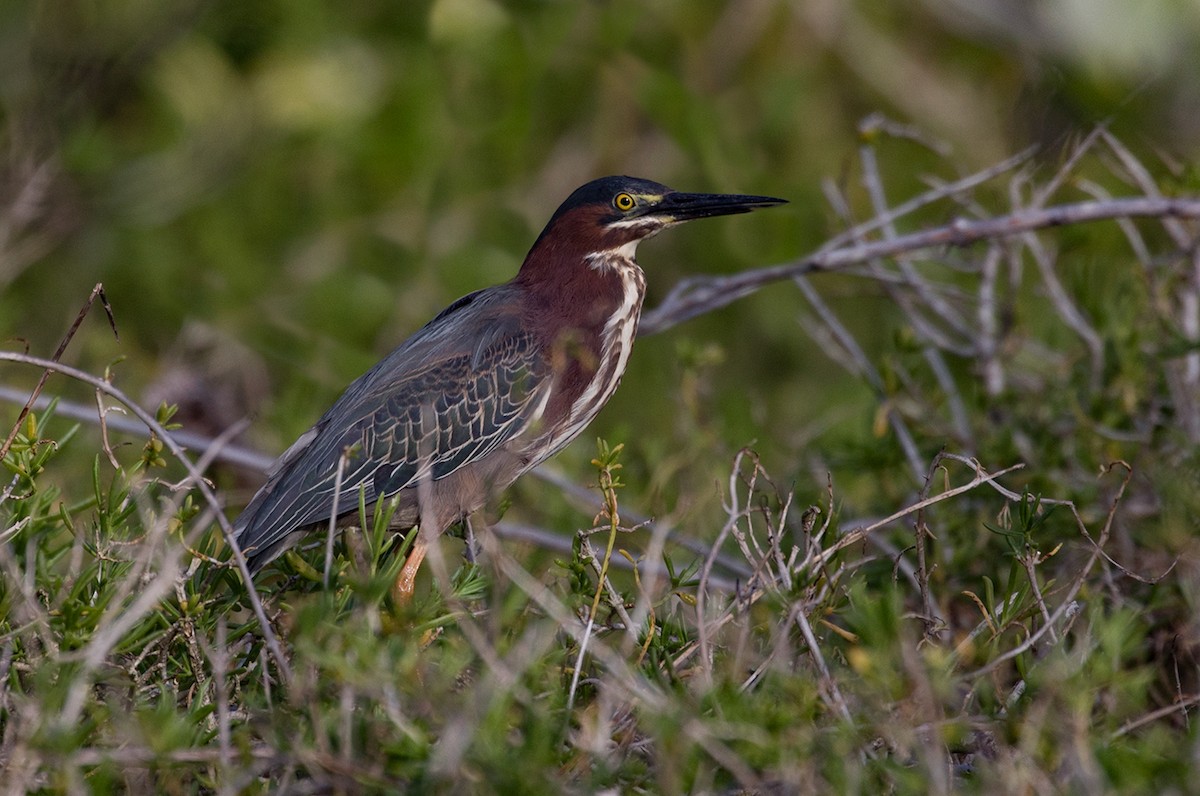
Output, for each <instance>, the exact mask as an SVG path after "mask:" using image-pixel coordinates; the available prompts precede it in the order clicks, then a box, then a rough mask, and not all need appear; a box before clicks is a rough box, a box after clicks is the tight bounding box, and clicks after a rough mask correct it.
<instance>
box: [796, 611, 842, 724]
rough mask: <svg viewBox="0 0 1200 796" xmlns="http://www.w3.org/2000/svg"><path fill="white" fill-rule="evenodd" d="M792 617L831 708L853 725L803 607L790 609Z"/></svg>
mask: <svg viewBox="0 0 1200 796" xmlns="http://www.w3.org/2000/svg"><path fill="white" fill-rule="evenodd" d="M792 615H793V616H794V617H795V618H796V624H797V625H799V626H800V632H801V633H802V634H803V635H804V641H805V643H806V644H808V651H809V652H810V653H812V656H813V660H814V661H816V664H817V670H818V671H820V672H821V680H822V681H823V683H824V685H825V687H826V688H828V689H829V699H830V701H831V702H832V703H833V704H832V705H831V707H833V708H835V709H836V710H837V712H838V713H840V714H841V716H842V718H843V719H845V720H846V723H847V724H853V723H854V719H853V717H851V715H850V708H849V707H847V706H846V700H845V699H844V698H843V697H842V692H841V691H840V690H839V689H838V685H837V681H836V680H834V679H833V675H832V674H831V673H830V672H829V666H828V665H826V663H825V656H824V655H822V654H821V647H820V646H819V645H818V644H817V637H816V635H815V634H814V633H813V631H812V626H811V625H809V623H808V617H807V616H805V615H804V607H803V606H800V605H797V606H796V607H795V608H793V609H792Z"/></svg>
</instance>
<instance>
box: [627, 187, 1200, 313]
mask: <svg viewBox="0 0 1200 796" xmlns="http://www.w3.org/2000/svg"><path fill="white" fill-rule="evenodd" d="M1127 217H1137V218H1143V217H1150V218H1165V219H1200V199H1168V198H1161V197H1160V198H1156V197H1128V198H1123V199H1113V200H1111V201H1104V202H1096V201H1091V202H1076V203H1073V204H1063V205H1054V206H1052V207H1046V208H1038V209H1025V210H1020V211H1017V212H1015V213H1010V214H1008V215H1004V216H997V217H995V218H984V219H977V220H970V219H965V218H960V219H957V220H955V221H952V222H951V223H949V224H945V225H942V226H939V227H934V228H932V229H927V230H923V231H921V232H913V233H910V234H908V235H901V236H900V237H897V238H894V239H892V240H883V241H874V242H872V243H861V244H855V245H850V246H845V247H842V248H838V249H834V250H830V251H817V252H815V253H813V254H810V255H808V256H807V257H804V258H802V259H800V260H794V261H792V262H789V263H782V264H780V265H773V266H769V267H767V268H758V269H755V270H752V271H743V272H742V273H740V274H734V275H732V276H698V277H691V278H689V279H684V280H681V281H680V282H679V283H678V284H676V286H675V287H674V288H673V289H672V290H671V292H670V293H668V294H667V297H666V298H665V299H664V300H663V301H662V303H661V304H659V305H658V306H657V307H655V308H654V309H653V310H651V311H650V312H647V313H645V314H643V315H642V321H641V323H640V324H639V326H638V334H639V335H647V336H648V335H651V334H657V333H658V332H661V331H664V330H665V329H669V328H671V327H672V326H676V325H678V324H680V323H683V322H684V321H686V320H689V319H691V318H694V317H696V316H697V315H702V314H704V313H706V312H711V311H712V310H715V309H718V308H720V307H724V306H726V305H728V304H731V303H733V302H734V301H737V300H738V299H740V298H743V297H745V296H748V295H750V294H751V293H753V292H755V291H756V290H758V289H759V288H761V287H763V286H765V285H769V284H772V283H774V282H779V281H782V280H784V279H792V278H794V277H796V276H803V275H805V274H810V273H814V272H819V271H836V270H841V269H845V268H847V267H848V266H851V265H858V264H861V263H865V262H868V261H870V260H871V259H873V258H876V257H893V256H895V255H897V254H902V253H904V252H912V251H918V250H921V249H929V248H935V247H939V246H967V245H970V244H972V243H977V242H979V241H982V240H990V239H993V238H1005V237H1011V236H1013V235H1020V234H1022V233H1025V232H1030V231H1033V230H1038V229H1045V228H1047V227H1058V226H1064V225H1069V224H1084V223H1088V222H1092V221H1108V220H1112V219H1116V218H1127Z"/></svg>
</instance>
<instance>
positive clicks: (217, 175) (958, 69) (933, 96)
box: [0, 0, 1200, 515]
mask: <svg viewBox="0 0 1200 796" xmlns="http://www.w3.org/2000/svg"><path fill="white" fill-rule="evenodd" d="M1198 69H1200V6H1197V5H1196V4H1194V3H1190V2H1158V3H1143V2H1133V1H1132V0H1125V1H1122V0H1046V1H1045V2H1041V3H1031V2H1030V3H1011V2H999V1H996V2H966V0H962V1H960V2H942V1H939V0H929V1H928V2H909V3H885V2H870V1H863V2H837V1H835V0H819V1H816V2H767V1H766V0H753V1H751V2H727V3H718V2H683V1H682V0H677V1H675V2H654V3H645V2H625V1H623V0H613V1H612V2H580V3H574V2H570V3H568V2H532V1H530V0H526V1H524V2H493V1H492V0H438V1H437V2H409V3H386V2H356V3H339V2H327V1H325V2H323V1H322V0H293V1H291V2H283V1H282V0H276V1H275V2H241V1H240V0H239V1H237V2H234V1H232V0H230V1H225V2H222V1H217V2H196V3H179V2H176V3H163V2H159V1H158V0H125V1H124V2H78V1H76V0H55V1H54V2H40V3H39V2H33V3H28V2H7V3H4V4H3V5H0V121H2V124H3V126H2V131H3V139H2V143H3V154H4V161H3V169H4V170H3V186H2V187H3V190H2V193H0V199H2V200H3V206H2V208H0V209H2V212H0V219H2V222H3V223H2V228H0V336H3V337H5V338H8V339H9V340H10V341H13V339H14V338H21V339H23V340H26V341H28V343H29V345H30V347H31V350H32V352H33V353H37V354H42V355H48V354H49V353H50V352H51V351H52V350H53V348H54V345H55V343H56V341H57V340H58V339H59V337H60V336H61V335H62V334H63V332H64V331H65V329H66V327H67V326H68V325H69V323H70V321H71V320H72V318H73V317H74V316H75V314H76V312H77V311H78V308H79V306H80V305H81V304H82V302H83V301H84V299H85V298H86V297H87V294H88V292H89V291H90V289H91V288H92V286H93V285H94V284H95V283H96V282H103V283H104V285H105V289H106V291H107V295H108V297H109V299H110V301H111V303H112V306H113V309H114V312H115V315H116V320H117V324H118V326H119V329H120V332H121V338H120V340H119V341H117V340H114V339H113V336H112V335H111V334H110V333H108V332H107V330H106V329H105V328H104V325H103V322H102V320H101V317H100V316H99V314H96V315H95V316H94V317H92V318H90V319H89V320H88V322H87V324H86V325H85V326H84V330H83V332H82V333H81V334H80V336H79V337H78V338H77V339H76V341H75V342H74V343H73V344H72V346H71V348H70V349H69V351H68V354H67V356H66V360H67V361H69V362H71V363H73V364H77V365H80V366H82V367H85V368H87V369H90V370H92V371H94V372H99V371H101V370H102V369H103V368H104V367H105V366H106V365H108V364H109V363H110V362H112V361H114V360H116V359H117V358H122V359H123V361H122V362H121V363H120V364H119V365H117V366H116V367H115V373H116V379H117V383H118V384H119V385H121V386H122V387H124V388H126V389H128V390H130V392H131V393H132V394H134V395H136V396H141V397H142V398H144V399H145V400H146V401H147V402H149V403H157V402H158V401H159V400H163V399H166V400H169V401H172V402H178V403H181V404H184V411H183V413H182V417H183V419H184V422H185V424H186V425H187V426H188V427H190V428H193V429H195V430H198V431H207V432H210V433H211V432H215V431H219V430H220V429H221V428H222V427H223V426H224V425H227V424H229V423H231V422H234V421H236V420H237V419H238V418H240V417H243V416H249V417H252V418H254V421H255V422H254V425H253V427H252V429H251V430H250V431H249V432H248V433H247V435H246V440H247V441H248V442H249V444H252V445H254V446H256V447H258V448H260V449H262V450H265V451H268V452H272V453H274V452H277V451H279V450H282V449H283V447H285V446H286V445H287V444H288V443H289V442H290V441H291V440H292V439H293V438H294V437H295V436H296V435H298V434H299V433H300V432H302V431H303V430H304V429H305V428H306V427H307V426H308V425H309V424H310V423H311V422H312V421H313V420H315V419H316V418H317V417H318V416H319V415H320V414H321V412H322V411H324V409H325V408H326V407H327V406H328V405H329V403H330V402H331V401H332V400H333V399H334V398H335V397H336V396H337V395H338V394H339V392H340V390H341V389H342V388H343V387H344V386H345V385H346V384H347V383H349V382H350V381H351V380H352V379H353V378H354V377H355V376H357V375H358V374H360V373H361V372H362V371H363V370H365V369H366V368H367V367H368V366H369V365H370V364H371V363H372V362H374V361H375V360H376V359H377V358H378V357H379V356H381V355H382V354H383V353H385V352H386V351H387V350H388V349H390V348H391V347H392V346H393V345H395V344H396V343H398V342H399V341H400V340H402V339H403V338H404V337H405V336H406V335H407V334H409V333H411V332H412V331H413V330H415V329H416V328H417V327H418V326H420V325H421V324H422V323H424V322H425V321H426V320H427V319H429V318H430V317H431V316H432V315H434V314H435V313H436V312H437V311H438V310H439V309H440V308H441V307H443V306H444V305H445V304H447V303H448V302H450V301H452V300H453V299H454V298H456V297H457V296H459V295H461V294H463V293H466V292H468V291H470V290H473V289H476V288H478V287H481V286H484V285H487V284H492V283H496V282H499V281H503V280H505V279H507V278H508V277H509V276H511V275H512V274H513V273H514V272H515V271H516V269H517V268H518V266H519V265H520V262H521V260H522V258H523V256H524V254H525V252H526V250H527V248H528V246H529V244H530V243H531V242H532V241H533V239H534V238H535V237H536V235H537V233H538V232H539V231H540V229H541V226H542V224H543V223H544V222H545V220H546V219H547V218H548V217H549V215H550V214H551V213H552V212H553V210H554V208H555V207H556V206H557V204H558V203H559V202H560V201H561V200H562V199H563V198H564V197H565V196H566V195H567V194H568V193H569V192H570V190H571V189H573V188H574V187H575V186H577V185H578V184H580V183H582V182H584V181H586V180H589V179H591V178H593V177H596V176H601V175H604V174H609V173H626V174H632V175H637V176H643V177H648V178H651V179H655V180H658V181H661V182H665V183H667V184H669V185H672V186H673V187H677V188H680V189H684V190H712V191H727V192H748V193H760V194H769V195H776V196H782V197H787V198H789V199H790V200H791V202H792V204H790V205H788V206H787V207H785V208H782V209H776V210H772V211H770V212H763V213H756V214H753V215H752V216H742V217H737V218H734V219H722V220H716V221H710V222H705V223H703V224H696V225H689V226H688V227H687V228H686V229H682V230H677V231H674V232H672V233H670V234H667V235H664V236H662V237H660V238H658V239H656V240H654V241H652V242H650V243H648V244H646V245H645V246H643V247H642V249H641V252H640V261H641V263H642V265H643V267H644V268H645V270H646V272H647V274H648V280H649V300H648V306H650V307H652V306H654V304H655V303H656V301H657V300H658V298H660V297H661V296H663V295H665V293H666V292H667V291H668V290H669V289H670V288H671V286H672V285H674V284H675V283H676V282H677V281H678V280H680V279H682V278H684V277H686V276H688V275H690V274H696V273H721V272H735V271H739V270H742V269H748V268H752V267H755V266H761V265H766V264H770V263H775V262H781V261H785V260H788V259H791V258H794V257H796V256H798V255H801V254H803V253H805V252H808V251H810V250H812V249H814V248H816V247H817V246H818V245H819V244H820V243H821V242H822V241H823V240H824V239H826V238H827V237H829V236H831V235H832V234H834V233H836V232H838V231H839V230H840V226H839V223H840V222H839V221H838V220H837V218H836V217H835V215H834V214H833V213H832V212H831V211H830V209H829V206H828V204H827V203H826V202H825V200H824V199H823V194H822V181H823V180H828V181H830V182H831V184H833V185H839V186H842V187H843V188H844V189H846V190H847V192H848V193H849V194H850V195H851V196H852V197H854V196H856V195H857V196H861V191H857V193H856V192H855V190H856V189H857V186H858V183H859V181H860V179H861V174H860V173H859V168H858V161H857V156H856V152H857V148H858V144H859V137H858V132H857V131H858V125H859V123H860V122H861V121H862V119H863V118H864V117H866V116H867V115H868V114H871V113H875V112H882V113H883V114H885V115H886V116H887V117H889V118H890V119H893V120H895V121H897V122H900V123H904V124H911V125H913V126H914V127H915V128H916V129H918V130H920V131H921V133H922V135H924V136H927V137H928V138H929V139H930V140H933V141H937V142H939V146H944V149H943V152H942V154H943V155H944V157H943V156H935V155H933V154H932V153H930V152H928V151H927V150H925V149H923V148H922V147H919V146H915V145H908V144H905V143H903V142H900V143H884V144H883V146H882V155H881V162H882V168H883V172H884V176H885V178H887V179H888V180H889V182H888V190H889V191H892V192H894V193H895V196H890V197H889V198H891V199H892V200H893V201H899V200H900V199H903V198H906V197H907V196H909V195H911V194H912V193H914V192H916V191H919V190H921V188H922V183H921V181H920V175H922V174H924V173H926V172H928V173H930V174H933V175H935V176H937V177H940V178H943V179H948V178H953V177H955V176H959V175H960V174H961V173H966V172H967V171H970V170H973V169H978V168H982V167H984V166H987V165H989V164H991V163H993V162H995V161H997V160H999V159H1001V158H1003V157H1005V156H1007V155H1009V154H1011V153H1013V152H1016V151H1019V150H1021V149H1023V148H1024V147H1026V146H1028V145H1030V144H1038V145H1039V146H1040V152H1041V155H1040V157H1042V158H1043V159H1045V161H1047V162H1049V163H1054V162H1056V161H1057V160H1058V159H1060V158H1061V157H1062V151H1063V149H1064V148H1065V147H1066V146H1067V145H1068V144H1069V143H1070V142H1071V141H1072V140H1073V136H1076V135H1077V134H1078V133H1079V131H1081V130H1087V129H1088V128H1090V127H1091V126H1092V125H1094V124H1095V123H1097V122H1099V121H1106V122H1108V123H1109V124H1110V125H1111V128H1112V129H1113V130H1114V132H1116V133H1117V134H1118V135H1119V136H1121V137H1122V139H1123V140H1125V141H1127V142H1130V143H1131V145H1136V146H1139V147H1142V148H1143V149H1142V151H1150V152H1153V153H1155V154H1156V156H1158V157H1160V158H1161V159H1162V161H1163V162H1165V163H1168V164H1177V165H1178V166H1179V169H1180V170H1181V171H1187V170H1188V169H1189V168H1190V164H1191V163H1192V162H1193V161H1194V159H1195V156H1196V154H1197V150H1198V148H1200V81H1197V80H1196V79H1195V75H1196V74H1197V73H1198V71H1197V70H1198ZM949 164H955V165H953V166H951V165H949ZM854 201H859V200H858V199H855V200H854ZM861 201H863V202H864V204H863V206H862V207H858V208H855V209H856V210H858V211H860V214H861V215H862V216H863V217H866V216H869V215H870V209H869V206H868V205H866V204H865V199H863V200H861ZM937 220H939V219H936V218H934V219H930V221H931V222H932V221H937ZM816 285H817V287H818V289H820V290H821V291H822V292H823V293H824V294H825V295H826V297H827V299H828V300H829V301H830V303H831V304H832V305H833V306H834V307H835V308H837V309H838V310H839V311H841V312H842V313H843V317H845V318H846V319H847V321H848V322H849V323H851V324H852V326H853V331H854V332H855V333H856V334H857V335H858V336H859V339H860V340H861V341H863V342H865V343H866V344H867V345H869V346H872V347H873V349H872V351H871V352H869V353H871V354H874V353H876V352H877V351H878V350H881V349H886V348H887V347H889V346H892V345H893V344H894V343H893V335H894V333H895V329H894V328H892V327H891V325H890V324H889V322H888V318H889V317H891V316H890V307H889V305H888V303H887V301H886V300H885V298H884V297H883V296H882V295H880V294H879V293H877V292H876V291H874V290H871V289H868V290H865V291H864V289H863V283H862V282H860V281H852V280H850V279H848V278H846V277H841V276H825V277H818V278H817V279H816ZM800 307H801V302H800V300H799V298H798V295H797V294H796V292H795V289H794V288H793V287H791V286H789V285H788V284H786V283H784V284H781V285H778V286H775V287H772V288H769V289H767V290H765V291H762V292H760V293H759V294H757V295H755V296H753V297H751V298H748V299H745V300H742V301H739V302H737V303H736V304H734V305H733V306H731V307H729V308H726V309H723V310H721V311H719V312H716V313H712V314H710V315H708V316H705V317H703V318H700V319H697V320H694V321H691V322H689V323H687V324H686V325H683V326H681V327H677V328H675V329H672V330H670V331H668V332H666V333H664V334H661V335H658V336H655V337H651V338H647V339H643V340H641V341H640V342H639V345H638V350H637V351H636V353H635V355H634V357H633V360H632V364H631V366H630V371H629V373H628V374H627V376H626V379H625V382H624V386H623V387H622V389H621V390H620V391H619V392H618V394H617V396H616V398H615V399H614V400H613V402H612V403H611V404H610V406H609V407H608V409H606V411H605V412H604V413H603V415H602V416H601V417H600V419H599V420H598V421H597V423H596V424H595V426H594V427H593V429H592V430H591V431H590V432H589V433H587V434H585V439H584V440H583V441H581V442H580V443H577V444H576V445H574V446H572V448H571V449H570V450H568V451H567V452H566V453H564V454H563V457H561V458H560V460H559V462H560V466H561V467H562V468H564V469H566V470H567V471H568V472H569V473H571V475H572V478H573V480H576V481H580V482H582V481H583V480H584V479H585V478H587V477H588V476H589V475H590V473H591V470H590V467H589V465H588V464H587V462H588V460H589V459H590V458H591V457H592V455H593V454H594V447H593V445H592V444H590V443H589V442H588V441H587V439H588V438H590V437H594V436H596V435H602V436H604V437H606V438H608V439H610V440H612V441H614V442H616V441H623V442H625V443H626V444H627V448H628V450H629V453H628V455H627V457H626V462H627V467H628V468H629V469H630V471H631V473H632V477H630V478H629V479H628V480H630V481H632V482H634V483H635V484H638V485H639V486H640V487H641V489H640V497H641V502H642V505H641V506H640V507H641V508H643V509H645V510H647V511H650V512H653V513H656V514H659V515H662V514H671V513H673V512H676V513H681V514H686V513H687V512H689V511H691V510H694V509H696V508H699V507H696V506H692V507H689V506H681V505H679V501H680V500H681V499H682V498H681V496H682V495H688V496H689V497H688V500H697V499H699V500H701V502H703V498H697V497H696V496H697V495H709V496H710V499H711V500H712V501H715V500H717V492H716V490H715V489H714V488H713V487H712V486H711V484H712V483H713V479H714V477H716V475H717V474H719V473H722V472H725V471H727V468H728V462H729V459H730V456H731V455H732V453H733V452H734V451H736V450H737V449H738V448H740V447H742V446H744V445H752V446H753V447H755V448H756V449H757V450H758V451H759V452H760V453H761V454H762V455H763V457H764V462H765V464H766V465H767V467H768V469H769V470H770V471H771V472H772V473H774V474H775V475H776V477H777V478H779V479H781V480H782V481H784V482H788V481H794V480H796V479H798V478H804V479H806V480H807V479H808V475H807V473H806V464H805V450H806V446H807V445H809V444H811V442H812V441H813V440H814V439H815V438H821V437H823V438H825V441H826V442H828V441H830V440H833V441H835V442H837V444H838V445H841V446H843V447H844V446H846V445H853V444H865V445H870V444H871V443H872V440H873V436H872V422H873V419H874V416H875V411H876V405H875V399H874V397H873V396H872V395H870V394H869V392H868V391H867V390H866V389H864V387H863V386H862V384H861V383H860V382H858V381H857V380H855V379H852V378H851V377H849V376H847V375H845V373H844V371H843V370H841V369H840V368H838V367H836V366H835V365H833V364H831V362H830V361H829V359H828V358H827V357H826V356H825V354H824V353H823V352H822V351H820V350H818V347H817V346H816V345H815V344H814V343H813V342H812V341H811V339H810V338H808V337H807V336H806V335H805V334H804V333H803V332H802V330H801V327H800V326H799V325H798V323H797V318H798V313H799V312H800ZM8 345H10V346H14V347H16V346H20V345H21V343H20V342H17V341H14V342H10V343H9V344H8ZM35 377H36V374H34V373H29V372H25V371H20V370H18V369H14V368H6V369H5V370H4V371H3V375H0V382H2V383H4V384H8V385H23V384H27V383H29V382H31V381H32V380H33V379H34V378H35ZM66 391H67V392H68V393H73V394H76V395H77V396H82V397H86V392H83V391H80V390H78V389H76V388H73V387H72V388H67V390H66ZM13 412H14V413H15V408H14V409H13ZM834 447H836V445H835V446H834ZM87 453H88V455H87V458H88V459H89V460H90V456H91V452H90V451H88V452H87ZM689 487H695V488H689ZM247 488H248V487H247ZM522 488H525V489H528V488H529V487H522Z"/></svg>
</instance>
